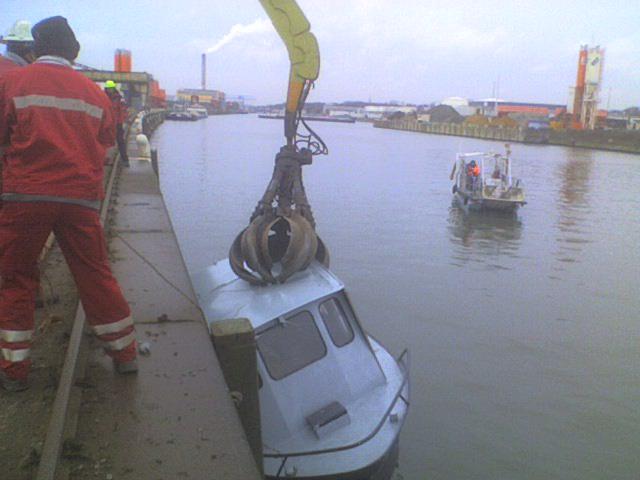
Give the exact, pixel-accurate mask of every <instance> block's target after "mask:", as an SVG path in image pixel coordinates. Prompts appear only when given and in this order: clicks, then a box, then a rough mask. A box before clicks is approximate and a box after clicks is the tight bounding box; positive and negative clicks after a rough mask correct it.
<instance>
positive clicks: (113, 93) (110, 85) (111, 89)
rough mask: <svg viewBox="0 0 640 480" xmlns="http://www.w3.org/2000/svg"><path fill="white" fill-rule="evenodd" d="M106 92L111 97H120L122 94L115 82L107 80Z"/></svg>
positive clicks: (105, 84) (105, 83)
mask: <svg viewBox="0 0 640 480" xmlns="http://www.w3.org/2000/svg"><path fill="white" fill-rule="evenodd" d="M104 92H105V93H106V94H107V95H108V96H109V97H117V96H120V92H119V91H118V85H117V84H116V82H114V81H113V80H107V81H106V82H104Z"/></svg>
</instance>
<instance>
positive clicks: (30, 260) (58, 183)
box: [0, 17, 137, 391]
mask: <svg viewBox="0 0 640 480" xmlns="http://www.w3.org/2000/svg"><path fill="white" fill-rule="evenodd" d="M32 34H33V37H34V40H35V43H34V50H35V53H36V56H37V57H38V59H37V60H36V62H35V63H33V64H32V65H29V66H26V67H24V68H21V69H19V70H16V71H13V72H8V73H7V74H5V75H4V76H2V77H0V145H5V146H6V150H5V158H4V170H3V172H2V173H3V180H4V192H3V194H2V199H3V201H4V207H3V209H2V210H1V211H0V276H1V277H2V284H1V285H0V385H1V386H2V387H4V388H5V389H6V390H11V391H17V390H23V389H25V388H27V386H28V384H27V376H28V373H29V369H30V360H29V353H30V348H31V341H32V337H33V333H34V298H35V295H36V292H37V290H38V283H39V275H38V273H39V271H38V264H37V261H38V255H39V254H40V252H41V250H42V247H43V245H44V243H45V241H46V239H47V237H48V235H49V233H50V232H51V231H53V232H54V233H55V236H56V239H57V241H58V243H59V245H60V248H61V250H62V253H63V254H64V256H65V259H66V261H67V263H68V265H69V268H70V270H71V273H72V274H73V277H74V280H75V283H76V286H77V288H78V293H79V296H80V300H81V302H82V306H83V308H84V311H85V314H86V318H87V322H88V323H89V325H91V326H92V328H93V331H94V333H95V335H96V336H97V337H98V339H100V340H101V341H102V342H103V343H104V346H105V349H106V352H107V354H108V355H109V356H111V358H112V359H113V362H114V366H115V368H116V370H117V371H118V372H120V373H127V372H134V371H136V370H137V365H136V341H135V332H134V328H133V320H132V318H131V311H130V309H129V305H128V304H127V302H126V300H125V299H124V297H123V295H122V291H121V290H120V287H119V285H118V282H117V281H116V279H115V278H114V276H113V274H112V273H111V268H110V266H109V260H108V257H107V250H106V245H105V238H104V233H103V230H102V226H101V225H100V219H99V215H98V209H99V208H100V203H101V200H102V199H103V198H104V191H103V175H104V172H103V159H104V155H105V151H106V149H107V148H108V147H110V146H111V145H113V143H114V140H115V138H114V137H115V135H114V123H113V119H112V118H111V105H110V102H109V99H108V98H107V97H106V96H105V94H104V93H103V92H102V91H101V90H100V88H99V87H98V86H97V85H95V84H94V83H93V82H92V81H91V80H89V79H88V78H86V77H85V76H84V75H82V74H81V73H78V72H76V71H74V70H73V69H72V67H71V65H72V62H73V61H74V59H75V58H76V56H77V54H78V51H79V49H80V45H79V44H78V42H77V41H76V38H75V35H74V33H73V31H72V30H71V28H70V27H69V25H68V23H67V20H66V19H65V18H63V17H52V18H47V19H45V20H42V21H41V22H40V23H38V24H37V25H35V26H34V27H33V29H32Z"/></svg>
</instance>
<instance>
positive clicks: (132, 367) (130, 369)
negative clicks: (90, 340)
mask: <svg viewBox="0 0 640 480" xmlns="http://www.w3.org/2000/svg"><path fill="white" fill-rule="evenodd" d="M113 368H115V369H116V372H118V373H119V374H121V375H126V374H128V373H137V371H138V361H137V360H136V359H135V358H134V359H133V360H131V361H129V362H116V361H115V360H114V361H113Z"/></svg>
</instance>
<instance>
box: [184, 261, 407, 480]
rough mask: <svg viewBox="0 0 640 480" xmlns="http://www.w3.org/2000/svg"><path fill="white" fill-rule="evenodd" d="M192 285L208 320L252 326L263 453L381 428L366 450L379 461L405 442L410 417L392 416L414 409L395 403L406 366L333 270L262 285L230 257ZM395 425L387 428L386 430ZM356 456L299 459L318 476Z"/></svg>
mask: <svg viewBox="0 0 640 480" xmlns="http://www.w3.org/2000/svg"><path fill="white" fill-rule="evenodd" d="M193 283H194V287H195V289H196V292H197V294H198V297H199V302H200V305H201V307H202V309H203V311H204V313H205V316H206V319H207V322H208V324H209V325H210V326H211V325H212V324H213V323H214V322H216V321H219V320H223V319H230V318H240V317H243V318H247V319H249V320H250V322H251V324H252V325H253V328H254V331H255V336H256V343H257V350H258V355H257V357H258V373H259V376H260V378H259V400H260V410H261V424H262V437H263V444H264V446H265V457H267V456H268V455H267V454H268V453H269V452H316V453H317V452H318V451H326V450H331V449H341V448H343V447H345V446H349V445H356V444H359V443H362V440H363V439H367V440H368V439H369V438H374V435H376V434H377V433H378V431H382V432H383V434H380V435H377V437H380V438H376V439H375V441H370V442H369V443H368V444H366V445H367V447H366V448H367V449H368V451H367V452H365V453H364V454H362V455H361V457H362V461H363V462H365V463H366V464H371V463H374V462H375V461H377V460H378V459H379V458H380V457H381V456H383V455H384V454H385V452H387V451H388V450H389V449H390V447H391V446H392V445H397V435H398V434H399V430H400V427H401V425H402V421H400V422H398V423H397V424H395V425H392V424H389V422H388V418H389V416H390V415H394V418H395V422H397V421H398V417H401V418H402V420H404V416H405V415H406V411H407V406H406V405H405V404H403V403H402V402H398V401H397V400H398V398H399V397H400V396H401V394H402V392H405V393H404V394H405V395H406V396H407V397H408V384H407V380H408V377H407V376H406V370H405V368H404V366H403V367H400V366H399V365H400V364H399V363H398V361H396V359H395V358H393V357H392V356H391V355H389V353H388V352H387V351H386V350H385V349H384V348H383V347H382V346H381V345H380V344H378V343H377V342H376V341H375V340H373V339H372V338H371V337H369V336H368V335H367V334H366V333H365V332H364V330H363V328H362V326H361V325H360V322H359V321H358V319H357V317H356V314H355V312H354V310H353V308H352V305H351V302H350V301H349V297H348V295H347V294H346V292H345V289H344V285H343V284H342V282H340V280H338V279H337V278H336V277H335V276H334V275H333V274H332V273H331V272H330V271H329V270H328V269H326V268H325V267H323V266H322V265H321V264H319V263H317V262H313V263H312V264H311V265H310V266H309V268H307V269H306V270H304V271H302V272H298V273H296V274H295V275H293V276H292V277H291V278H290V279H289V280H287V282H286V283H285V284H279V285H269V286H265V287H255V286H251V285H249V284H248V283H247V282H244V281H243V280H241V279H239V278H238V277H237V276H236V275H235V273H233V271H232V270H231V268H230V267H229V264H228V262H227V261H226V260H224V261H221V262H218V263H217V264H215V265H213V266H211V267H209V268H208V269H206V270H205V271H203V272H201V273H200V274H197V275H195V276H194V278H193ZM407 368H408V367H407ZM401 404H402V405H401ZM385 421H386V423H385ZM387 424H389V426H390V427H389V429H388V431H387V430H385V429H383V428H381V425H385V426H386V425H387ZM383 437H384V438H383ZM376 444H378V447H376ZM347 448H351V447H347ZM362 448H364V447H362ZM396 448H397V446H396ZM354 454H355V452H346V453H345V454H344V455H342V457H344V458H343V460H337V459H333V460H331V461H334V462H337V463H336V464H335V465H332V466H330V467H329V466H328V465H327V459H326V458H324V459H323V458H321V457H322V456H321V455H320V456H318V455H316V457H318V458H317V459H315V460H314V459H311V460H307V461H306V463H305V462H302V460H300V459H298V460H299V461H300V462H302V463H301V465H298V466H297V467H296V468H298V470H300V469H308V470H309V471H310V472H315V473H314V475H315V474H316V473H318V472H320V471H322V470H323V469H324V470H326V469H329V470H331V469H333V468H335V469H337V470H336V471H337V472H340V471H345V468H346V467H347V466H350V465H353V463H354V460H353V455H354ZM283 457H285V456H284V455H283ZM367 457H371V458H367ZM296 458H298V457H296ZM314 458H315V457H314ZM349 458H350V459H351V460H348V459H349ZM278 461H280V460H278ZM292 461H293V460H291V459H290V460H289V463H291V462H292ZM314 461H315V464H314ZM341 462H342V463H343V464H342V465H341ZM344 462H347V463H346V464H344ZM356 463H357V462H356ZM314 465H315V466H314ZM267 466H268V465H267V464H266V463H265V469H266V470H268V469H267Z"/></svg>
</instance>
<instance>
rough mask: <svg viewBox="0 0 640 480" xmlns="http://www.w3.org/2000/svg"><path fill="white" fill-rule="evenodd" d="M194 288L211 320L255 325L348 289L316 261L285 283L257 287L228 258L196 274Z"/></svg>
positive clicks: (209, 321)
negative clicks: (241, 275) (247, 320)
mask: <svg viewBox="0 0 640 480" xmlns="http://www.w3.org/2000/svg"><path fill="white" fill-rule="evenodd" d="M192 281H193V287H194V289H195V291H196V295H197V296H198V302H199V303H200V308H202V311H203V312H204V315H205V317H206V320H207V323H208V324H211V323H212V322H215V321H219V320H226V319H231V318H241V317H244V318H248V319H249V320H250V321H251V324H252V325H253V328H254V329H255V328H259V327H260V326H261V325H263V324H265V323H266V322H268V321H270V320H273V319H274V318H277V317H278V316H280V315H284V314H286V313H288V312H290V311H291V310H294V309H296V308H299V307H302V306H303V305H306V304H308V303H309V302H312V301H314V300H317V299H318V298H322V297H326V296H327V295H331V294H332V293H335V292H338V291H340V290H342V289H344V284H343V283H342V282H341V281H340V280H338V278H337V277H336V276H335V275H334V274H333V273H331V272H330V271H329V270H328V269H327V268H325V267H324V266H323V265H321V264H320V263H318V262H316V261H314V262H312V263H311V265H310V266H309V267H308V268H307V269H306V270H304V271H302V272H298V273H296V274H294V275H293V276H292V277H291V278H289V280H287V281H286V283H284V284H278V285H268V286H264V287H256V286H252V285H250V284H249V283H248V282H245V281H244V280H242V279H240V278H239V277H238V276H237V275H236V274H235V273H234V272H233V270H231V267H230V266H229V260H228V259H224V260H220V261H219V262H217V263H215V264H213V265H211V266H210V267H207V268H206V269H205V270H203V271H201V272H199V273H197V274H195V275H193V277H192Z"/></svg>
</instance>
